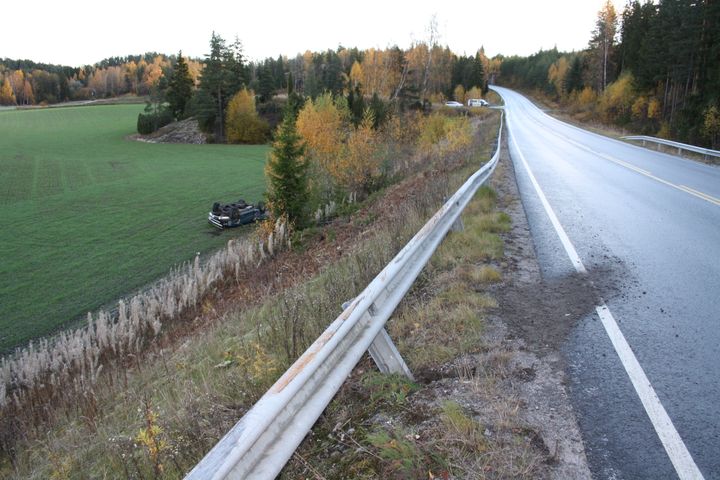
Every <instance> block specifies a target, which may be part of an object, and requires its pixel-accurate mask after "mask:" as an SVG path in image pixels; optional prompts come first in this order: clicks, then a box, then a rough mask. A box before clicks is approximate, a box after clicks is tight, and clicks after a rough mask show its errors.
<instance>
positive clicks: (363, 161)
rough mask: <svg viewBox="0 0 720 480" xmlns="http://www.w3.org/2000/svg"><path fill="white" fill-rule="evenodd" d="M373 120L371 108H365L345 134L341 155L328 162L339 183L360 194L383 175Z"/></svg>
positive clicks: (330, 170) (370, 188) (373, 186)
mask: <svg viewBox="0 0 720 480" xmlns="http://www.w3.org/2000/svg"><path fill="white" fill-rule="evenodd" d="M374 123H375V116H374V115H373V113H372V111H371V110H369V109H368V110H365V113H364V115H363V120H362V122H361V123H360V125H359V126H358V128H357V129H356V130H354V131H353V132H351V133H350V135H349V136H348V140H347V146H346V148H345V149H344V151H343V153H342V155H340V156H339V157H337V158H336V161H334V162H331V163H330V164H329V165H328V167H329V172H330V174H331V175H332V177H333V178H334V179H335V181H336V182H337V183H338V184H339V185H340V186H342V187H344V188H346V189H347V190H348V191H350V192H354V193H359V194H361V195H362V194H367V193H369V192H371V191H372V190H373V189H374V188H375V187H376V185H377V184H378V183H379V182H380V180H381V179H382V176H383V172H382V155H380V151H379V147H378V146H379V145H380V144H381V142H379V141H378V138H377V136H378V133H377V131H375V130H374V129H373V124H374Z"/></svg>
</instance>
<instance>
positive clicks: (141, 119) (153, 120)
mask: <svg viewBox="0 0 720 480" xmlns="http://www.w3.org/2000/svg"><path fill="white" fill-rule="evenodd" d="M172 121H173V114H172V112H171V111H170V109H168V108H160V109H159V110H157V111H155V112H147V113H140V114H138V121H137V131H138V133H140V134H142V135H148V134H150V133H153V132H154V131H156V130H157V129H159V128H162V127H164V126H165V125H169V124H170V123H172Z"/></svg>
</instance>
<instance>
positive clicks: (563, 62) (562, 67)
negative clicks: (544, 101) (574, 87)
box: [548, 56, 570, 98]
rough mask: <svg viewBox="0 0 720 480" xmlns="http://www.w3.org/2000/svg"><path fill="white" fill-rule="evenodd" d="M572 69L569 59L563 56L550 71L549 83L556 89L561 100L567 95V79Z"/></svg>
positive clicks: (556, 93)
mask: <svg viewBox="0 0 720 480" xmlns="http://www.w3.org/2000/svg"><path fill="white" fill-rule="evenodd" d="M569 69H570V66H569V63H568V60H567V57H565V56H562V57H560V58H559V59H557V60H556V61H555V63H553V64H552V65H550V68H549V69H548V82H550V83H551V84H552V86H553V87H554V88H555V95H557V97H558V98H561V97H562V96H564V95H565V93H566V91H565V78H566V77H567V74H568V71H569Z"/></svg>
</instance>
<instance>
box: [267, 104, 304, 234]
mask: <svg viewBox="0 0 720 480" xmlns="http://www.w3.org/2000/svg"><path fill="white" fill-rule="evenodd" d="M275 138H276V140H275V143H273V148H272V151H271V152H270V155H269V157H268V163H267V164H266V165H265V176H266V178H267V179H268V183H269V185H268V193H267V199H268V202H269V207H270V209H271V211H272V213H273V215H274V216H275V217H276V218H280V217H282V216H286V217H287V219H288V221H289V222H290V224H292V225H294V226H295V227H298V228H301V227H302V226H303V225H304V224H305V221H306V217H307V208H306V207H307V198H308V178H307V164H306V163H305V161H304V160H303V158H302V156H303V154H304V152H305V145H303V144H302V143H301V138H300V135H298V133H297V130H296V128H295V117H294V116H293V114H292V112H291V111H290V110H289V109H288V110H286V111H285V116H284V118H283V122H282V124H281V125H280V127H279V128H278V131H277V133H276V136H275Z"/></svg>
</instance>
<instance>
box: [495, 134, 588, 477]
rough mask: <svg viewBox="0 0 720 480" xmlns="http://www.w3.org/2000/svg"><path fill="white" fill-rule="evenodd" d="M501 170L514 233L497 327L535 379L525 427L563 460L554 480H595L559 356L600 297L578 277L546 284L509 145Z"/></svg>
mask: <svg viewBox="0 0 720 480" xmlns="http://www.w3.org/2000/svg"><path fill="white" fill-rule="evenodd" d="M501 162H502V169H499V171H498V172H497V173H496V176H495V179H494V182H493V187H494V188H495V189H497V191H498V193H499V203H500V205H499V208H500V209H501V210H503V211H504V212H505V213H507V214H508V215H509V216H510V217H511V218H512V228H511V230H510V231H509V232H508V233H507V234H505V235H504V238H503V239H504V240H505V262H506V265H504V268H503V273H504V276H505V283H504V284H503V285H502V286H501V287H500V289H499V291H498V299H499V304H500V308H499V312H498V314H497V315H496V316H495V318H493V323H495V324H496V325H498V327H497V328H498V332H499V335H500V336H501V337H502V340H501V343H503V342H504V343H506V345H507V347H508V348H510V349H511V351H512V352H513V357H514V358H513V361H514V362H517V364H518V368H520V369H526V371H528V372H532V373H531V374H529V375H530V376H532V377H533V378H532V379H531V380H529V381H526V382H521V383H519V384H518V385H517V386H518V390H519V395H520V398H522V399H523V401H524V403H525V404H526V406H525V408H524V412H523V416H524V417H525V420H526V421H527V422H528V423H529V424H530V425H532V426H533V428H535V429H536V430H537V432H538V434H539V435H540V436H541V437H542V440H543V443H544V444H545V447H546V448H547V449H548V451H549V452H550V454H551V455H552V457H553V459H554V460H555V464H554V465H551V468H550V472H549V473H550V478H554V479H565V478H574V479H582V478H591V474H590V471H589V469H588V465H587V459H586V457H585V449H584V445H583V441H582V436H581V434H580V430H579V428H578V425H577V420H576V417H575V413H574V411H573V408H572V406H571V403H570V400H569V397H568V393H567V389H566V387H565V382H566V378H565V371H564V362H563V359H562V357H561V354H560V352H559V348H560V346H561V345H562V343H563V341H564V340H565V338H566V337H567V335H568V334H569V333H570V331H571V329H572V328H573V326H574V324H575V320H576V319H578V318H582V314H583V313H585V312H587V311H589V310H590V309H592V308H593V305H594V304H595V301H596V295H597V294H596V293H594V292H593V288H592V286H591V285H590V282H589V281H588V280H587V279H582V278H579V277H576V276H575V275H573V276H571V277H568V278H565V279H562V280H561V281H556V282H547V281H544V280H543V279H542V277H541V274H540V268H539V266H538V262H537V259H536V256H535V249H534V246H533V240H532V237H531V233H530V227H529V225H528V222H527V217H526V215H525V210H524V208H523V205H522V202H521V201H520V196H519V192H518V187H517V183H516V180H515V172H514V169H513V164H512V160H511V159H510V157H509V154H508V150H507V146H506V145H505V147H504V148H503V150H502V152H501Z"/></svg>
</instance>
